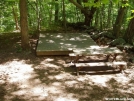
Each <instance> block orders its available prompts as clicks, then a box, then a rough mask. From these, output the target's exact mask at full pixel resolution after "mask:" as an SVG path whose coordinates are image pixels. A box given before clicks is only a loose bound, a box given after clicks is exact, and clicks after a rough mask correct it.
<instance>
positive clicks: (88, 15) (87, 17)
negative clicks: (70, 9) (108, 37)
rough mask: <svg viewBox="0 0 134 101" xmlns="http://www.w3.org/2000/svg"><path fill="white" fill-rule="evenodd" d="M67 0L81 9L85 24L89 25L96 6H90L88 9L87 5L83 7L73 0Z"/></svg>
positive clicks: (85, 0) (86, 0)
mask: <svg viewBox="0 0 134 101" xmlns="http://www.w3.org/2000/svg"><path fill="white" fill-rule="evenodd" d="M69 1H70V2H71V3H73V4H74V5H75V6H76V7H77V8H79V9H80V10H81V12H82V13H83V14H84V16H85V21H84V22H85V25H87V26H90V25H91V22H92V19H93V15H94V13H95V11H96V9H97V8H96V7H93V6H92V7H91V9H90V10H88V9H87V7H83V6H82V5H80V4H79V3H78V2H75V1H74V0H69ZM98 1H99V0H95V1H94V3H96V2H98ZM83 2H88V0H84V1H83Z"/></svg>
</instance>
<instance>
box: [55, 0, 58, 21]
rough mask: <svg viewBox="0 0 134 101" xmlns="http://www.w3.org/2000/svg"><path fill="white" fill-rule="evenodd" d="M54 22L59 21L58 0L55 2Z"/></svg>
mask: <svg viewBox="0 0 134 101" xmlns="http://www.w3.org/2000/svg"><path fill="white" fill-rule="evenodd" d="M55 3H56V4H55V22H58V20H59V4H58V0H55Z"/></svg>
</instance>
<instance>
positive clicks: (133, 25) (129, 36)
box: [124, 14, 134, 45]
mask: <svg viewBox="0 0 134 101" xmlns="http://www.w3.org/2000/svg"><path fill="white" fill-rule="evenodd" d="M132 15H134V14H132ZM124 38H125V40H126V41H127V42H128V43H130V44H133V45H134V18H132V19H131V20H130V22H129V25H128V28H127V30H126V33H125V35H124Z"/></svg>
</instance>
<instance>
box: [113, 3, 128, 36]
mask: <svg viewBox="0 0 134 101" xmlns="http://www.w3.org/2000/svg"><path fill="white" fill-rule="evenodd" d="M125 3H126V2H123V4H125ZM125 10H126V7H120V9H119V10H118V15H117V18H116V21H115V24H114V26H113V35H114V36H115V37H119V36H120V29H121V25H122V23H123V18H124V16H125Z"/></svg>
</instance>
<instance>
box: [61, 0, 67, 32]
mask: <svg viewBox="0 0 134 101" xmlns="http://www.w3.org/2000/svg"><path fill="white" fill-rule="evenodd" d="M62 5H63V6H62V7H63V25H64V30H65V33H66V32H67V25H66V14H65V1H64V0H62Z"/></svg>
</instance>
